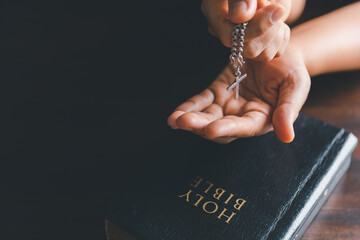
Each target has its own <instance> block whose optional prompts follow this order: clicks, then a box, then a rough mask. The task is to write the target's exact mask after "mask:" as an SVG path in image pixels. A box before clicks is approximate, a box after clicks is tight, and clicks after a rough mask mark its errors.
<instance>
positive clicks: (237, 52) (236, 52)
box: [227, 22, 248, 99]
mask: <svg viewBox="0 0 360 240" xmlns="http://www.w3.org/2000/svg"><path fill="white" fill-rule="evenodd" d="M247 25H248V23H247V22H245V23H240V24H237V25H235V26H234V30H233V32H232V36H231V38H232V46H231V54H230V63H231V64H232V66H233V67H234V69H235V81H234V82H233V83H232V84H230V85H229V86H228V87H227V90H231V89H233V88H235V99H238V98H239V84H240V82H241V81H242V80H244V79H245V78H246V77H247V74H246V73H245V74H243V75H241V67H242V66H243V64H244V63H245V61H244V58H243V56H242V53H243V51H244V38H245V29H246V26H247Z"/></svg>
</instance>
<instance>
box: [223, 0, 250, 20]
mask: <svg viewBox="0 0 360 240" xmlns="http://www.w3.org/2000/svg"><path fill="white" fill-rule="evenodd" d="M256 8H257V0H229V19H230V22H232V23H243V22H247V21H249V20H250V19H252V18H253V17H254V15H255V12H256Z"/></svg>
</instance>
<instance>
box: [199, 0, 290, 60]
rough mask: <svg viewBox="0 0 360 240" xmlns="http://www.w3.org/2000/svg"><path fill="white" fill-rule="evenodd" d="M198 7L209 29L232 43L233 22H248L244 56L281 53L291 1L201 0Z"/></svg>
mask: <svg viewBox="0 0 360 240" xmlns="http://www.w3.org/2000/svg"><path fill="white" fill-rule="evenodd" d="M201 10H202V12H203V14H204V15H205V17H206V18H207V20H208V23H209V32H210V33H211V34H213V35H214V36H216V37H218V38H219V39H220V40H221V42H222V43H223V44H224V45H225V46H227V47H230V46H231V33H232V31H233V27H234V24H238V23H243V22H247V21H250V20H251V21H250V22H249V25H248V26H247V29H246V31H245V33H246V34H245V42H244V44H245V47H244V53H243V54H244V56H245V57H246V58H250V59H253V60H255V61H260V62H261V61H270V60H271V59H273V58H274V57H277V56H280V55H281V54H283V53H284V51H285V49H286V46H287V44H288V42H289V38H290V29H289V27H288V26H287V25H286V24H285V23H284V21H285V20H286V18H287V17H288V16H289V13H290V10H291V1H290V0H273V1H271V3H270V2H269V1H267V0H262V1H257V0H203V2H202V5H201Z"/></svg>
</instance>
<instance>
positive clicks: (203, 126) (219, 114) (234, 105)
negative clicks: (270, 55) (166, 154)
mask: <svg viewBox="0 0 360 240" xmlns="http://www.w3.org/2000/svg"><path fill="white" fill-rule="evenodd" d="M243 71H245V72H246V73H247V74H248V77H247V78H246V79H245V80H243V81H242V82H241V83H240V88H239V89H240V91H239V92H240V97H239V98H238V99H235V97H234V91H228V90H227V89H226V88H227V86H228V85H229V84H230V83H232V82H233V81H234V79H235V76H234V74H233V71H232V68H231V66H227V67H226V68H225V69H224V70H223V71H222V72H221V73H220V75H219V76H218V77H217V78H216V79H215V81H214V82H213V83H212V84H211V85H210V86H209V87H208V88H207V89H205V90H204V91H203V92H201V93H200V94H198V95H195V96H193V97H192V98H190V99H189V100H188V101H186V102H185V103H183V104H181V105H180V106H178V107H177V108H176V109H175V111H174V112H173V113H172V114H171V115H170V117H169V118H168V123H169V125H170V126H171V127H172V128H174V129H176V128H181V129H184V130H188V131H192V132H194V133H196V134H198V135H201V136H203V137H205V138H207V139H210V140H213V141H216V142H219V143H228V142H230V141H232V140H234V139H236V138H239V137H251V136H256V135H261V134H264V133H267V132H268V131H270V130H272V129H274V130H275V133H276V135H277V136H278V138H279V139H280V140H281V141H283V142H291V141H292V140H293V138H294V130H293V123H294V121H295V120H296V118H297V116H298V114H299V111H300V109H301V107H302V106H303V104H304V102H305V100H306V98H307V95H308V92H309V89H310V77H309V74H308V72H307V70H306V67H305V65H304V63H303V60H302V56H301V54H300V53H299V52H298V51H297V50H295V49H292V48H291V47H289V48H288V50H286V52H285V54H284V55H283V56H281V57H279V58H276V59H274V60H272V61H271V62H266V63H258V62H254V61H251V60H248V61H247V62H246V64H245V65H244V68H243Z"/></svg>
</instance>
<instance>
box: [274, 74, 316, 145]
mask: <svg viewBox="0 0 360 240" xmlns="http://www.w3.org/2000/svg"><path fill="white" fill-rule="evenodd" d="M309 90H310V76H309V74H308V72H307V70H306V68H305V67H303V68H299V69H297V70H295V71H294V72H293V73H292V74H291V75H290V76H289V77H288V80H287V81H285V82H284V84H282V86H280V89H279V101H278V104H277V107H276V109H275V111H274V113H273V117H272V124H273V127H274V131H275V133H276V135H277V137H278V138H279V139H280V140H281V141H283V142H285V143H289V142H291V141H292V140H293V139H294V137H295V133H294V127H293V124H294V122H295V120H296V118H297V117H298V115H299V112H300V109H301V107H302V106H303V105H304V103H305V101H306V98H307V96H308V93H309Z"/></svg>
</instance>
